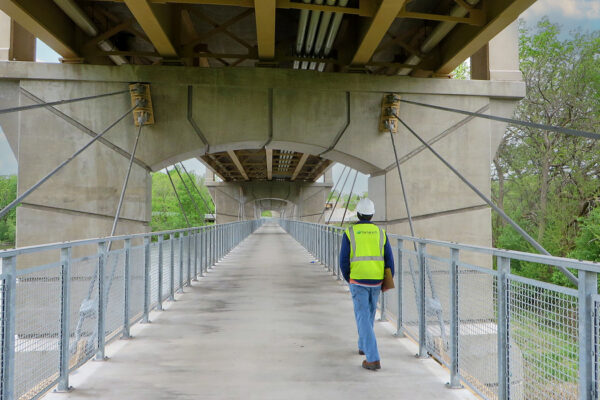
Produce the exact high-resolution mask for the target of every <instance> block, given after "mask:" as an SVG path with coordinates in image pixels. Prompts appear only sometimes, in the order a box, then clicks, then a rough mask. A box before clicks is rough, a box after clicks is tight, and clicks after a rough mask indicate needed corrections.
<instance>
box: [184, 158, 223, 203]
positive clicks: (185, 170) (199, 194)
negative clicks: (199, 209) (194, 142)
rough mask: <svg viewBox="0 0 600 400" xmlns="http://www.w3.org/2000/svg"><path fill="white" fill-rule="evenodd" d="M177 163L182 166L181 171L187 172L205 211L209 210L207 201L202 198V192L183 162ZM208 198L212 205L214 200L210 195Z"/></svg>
mask: <svg viewBox="0 0 600 400" xmlns="http://www.w3.org/2000/svg"><path fill="white" fill-rule="evenodd" d="M179 164H180V165H181V167H182V168H183V171H184V172H185V173H186V174H187V177H188V178H189V179H190V181H191V182H192V186H193V187H194V189H196V192H197V193H198V196H200V200H202V202H203V203H204V206H205V207H206V211H208V212H210V206H209V205H208V203H207V202H206V200H205V199H204V196H202V193H200V189H198V185H196V182H195V181H194V180H193V179H192V176H191V175H190V173H189V172H188V171H187V169H186V168H185V165H183V163H179ZM209 198H210V201H211V203H213V206H214V205H215V202H214V201H213V199H212V197H209Z"/></svg>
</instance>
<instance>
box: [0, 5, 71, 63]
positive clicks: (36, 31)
mask: <svg viewBox="0 0 600 400" xmlns="http://www.w3.org/2000/svg"><path fill="white" fill-rule="evenodd" d="M0 10H1V11H3V12H4V13H5V14H7V15H8V16H9V17H11V18H12V19H13V20H14V21H15V22H17V23H18V24H19V25H21V26H22V27H23V28H24V29H26V30H27V31H28V32H30V33H31V34H33V35H34V36H35V37H37V38H39V39H40V40H41V41H43V42H44V43H46V44H47V45H48V46H50V47H51V48H52V49H53V50H54V51H56V52H57V53H58V54H60V55H61V56H62V57H64V58H66V59H75V58H79V57H81V55H80V54H79V52H78V51H77V46H76V31H77V28H76V26H75V24H74V23H73V22H72V21H71V20H70V19H69V17H67V15H66V14H65V13H64V12H62V11H61V10H60V9H59V8H58V7H57V6H56V5H55V4H54V2H53V1H51V0H21V1H15V0H0Z"/></svg>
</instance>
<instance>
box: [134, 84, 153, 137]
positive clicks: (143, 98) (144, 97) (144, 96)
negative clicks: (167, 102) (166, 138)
mask: <svg viewBox="0 0 600 400" xmlns="http://www.w3.org/2000/svg"><path fill="white" fill-rule="evenodd" d="M129 94H130V95H131V105H132V106H135V105H137V107H136V108H135V109H134V110H133V120H134V122H135V126H140V123H141V124H143V125H154V108H153V107H152V96H151V95H150V84H148V83H132V84H131V85H129Z"/></svg>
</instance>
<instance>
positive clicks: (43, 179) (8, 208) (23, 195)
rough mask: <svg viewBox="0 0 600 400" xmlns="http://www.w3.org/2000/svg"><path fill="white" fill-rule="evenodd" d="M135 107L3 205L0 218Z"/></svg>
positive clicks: (132, 108)
mask: <svg viewBox="0 0 600 400" xmlns="http://www.w3.org/2000/svg"><path fill="white" fill-rule="evenodd" d="M137 107H138V106H137V104H136V105H135V106H133V107H131V108H130V109H129V110H128V111H127V112H126V113H125V114H123V115H122V116H120V117H119V119H117V120H116V121H115V122H113V123H112V124H110V125H109V126H108V127H107V128H106V129H104V130H103V131H102V132H101V133H100V134H99V135H98V136H96V137H94V138H93V139H92V140H90V141H89V142H87V144H86V145H85V146H83V147H82V148H80V149H79V150H77V151H76V152H75V153H73V155H72V156H71V157H69V158H67V159H66V160H65V161H63V162H62V163H61V164H60V165H59V166H58V167H56V168H54V169H53V170H52V171H51V172H50V173H49V174H47V175H46V176H44V177H43V178H42V179H40V180H39V181H37V183H35V184H34V185H33V186H31V187H30V188H29V189H27V190H26V191H25V192H24V193H23V194H22V195H20V196H19V197H17V198H16V199H15V200H13V201H12V202H11V203H10V204H9V205H7V206H6V207H4V208H3V209H2V210H1V211H0V218H2V217H3V216H5V215H6V214H7V213H8V212H9V211H10V210H12V209H13V208H14V207H16V206H17V205H18V204H19V203H21V202H22V201H23V199H25V198H26V197H27V196H29V195H30V194H31V193H32V192H33V191H34V190H36V189H37V188H38V187H40V186H41V185H42V184H43V183H44V182H46V181H47V180H48V179H50V178H51V177H52V176H53V175H54V174H56V173H57V172H58V171H59V170H60V169H62V168H63V167H64V166H65V165H67V164H68V163H70V162H71V161H73V159H75V157H77V156H78V155H79V154H81V153H82V152H83V151H84V150H85V149H87V148H88V147H90V146H91V145H92V144H94V143H95V142H96V141H97V140H98V139H100V138H101V137H102V136H104V135H105V134H106V133H108V131H110V130H111V129H112V128H114V127H115V126H116V125H117V124H118V123H119V122H121V121H122V120H123V119H124V118H125V117H126V116H128V115H129V113H131V112H132V111H133V110H134V109H135V108H137Z"/></svg>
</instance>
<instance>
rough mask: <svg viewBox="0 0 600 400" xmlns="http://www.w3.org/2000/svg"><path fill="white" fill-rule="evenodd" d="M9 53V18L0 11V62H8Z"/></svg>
mask: <svg viewBox="0 0 600 400" xmlns="http://www.w3.org/2000/svg"><path fill="white" fill-rule="evenodd" d="M9 51H10V17H9V16H8V15H6V14H4V13H3V12H2V11H0V61H8V60H9V58H8V53H9Z"/></svg>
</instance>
